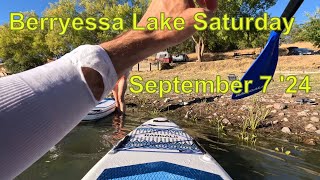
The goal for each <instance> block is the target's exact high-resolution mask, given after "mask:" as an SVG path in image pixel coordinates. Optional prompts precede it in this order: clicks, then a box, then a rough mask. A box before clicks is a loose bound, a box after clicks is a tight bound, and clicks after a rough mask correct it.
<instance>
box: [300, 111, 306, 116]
mask: <svg viewBox="0 0 320 180" xmlns="http://www.w3.org/2000/svg"><path fill="white" fill-rule="evenodd" d="M298 116H308V113H307V112H305V111H301V112H298Z"/></svg>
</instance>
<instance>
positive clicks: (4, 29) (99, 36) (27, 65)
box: [0, 0, 150, 73]
mask: <svg viewBox="0 0 320 180" xmlns="http://www.w3.org/2000/svg"><path fill="white" fill-rule="evenodd" d="M149 3H150V0H129V1H128V0H108V1H106V0H59V1H58V2H56V3H51V4H50V5H49V7H48V8H47V9H46V10H45V11H44V12H43V17H59V18H62V19H63V21H66V20H67V18H70V19H71V20H72V19H74V18H76V17H79V18H81V19H86V18H95V19H99V18H102V17H103V18H109V19H110V20H112V19H113V18H121V19H123V20H124V27H125V28H127V29H124V31H126V30H128V28H129V27H132V19H133V18H132V15H133V12H134V13H137V15H138V17H142V15H143V14H144V12H145V11H146V9H147V7H148V4H149ZM25 16H26V18H27V17H36V18H38V19H39V17H38V16H37V15H36V14H35V13H34V12H26V13H25ZM45 23H46V27H49V22H48V21H46V22H45ZM110 23H112V21H110ZM98 25H99V24H98ZM61 30H62V28H61V25H60V23H59V22H57V21H55V24H54V29H53V30H50V31H49V30H48V28H47V29H46V30H44V31H43V30H36V31H30V30H28V29H23V30H21V31H11V30H10V29H9V27H8V25H2V26H0V57H1V58H3V60H4V61H5V65H6V67H7V69H8V70H9V71H11V72H12V73H17V72H21V71H25V70H28V69H31V68H34V67H36V66H39V65H42V64H44V63H46V62H47V59H52V58H54V57H60V56H62V55H64V54H65V53H67V52H70V51H71V50H73V49H74V48H75V47H77V46H79V45H82V44H98V43H100V42H103V41H107V40H110V39H112V38H115V37H116V36H118V35H119V34H121V33H122V31H113V30H111V29H110V30H108V31H102V30H100V29H98V28H97V29H96V30H87V29H86V28H83V29H81V30H75V29H73V28H71V23H70V24H69V27H68V28H67V31H66V33H65V34H63V35H59V33H60V32H61Z"/></svg>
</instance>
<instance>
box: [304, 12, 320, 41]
mask: <svg viewBox="0 0 320 180" xmlns="http://www.w3.org/2000/svg"><path fill="white" fill-rule="evenodd" d="M308 17H309V21H308V22H307V23H305V24H304V25H303V30H302V36H303V37H305V38H306V40H307V41H311V42H313V43H314V45H316V46H318V47H320V8H318V9H317V11H316V12H315V14H314V15H310V14H309V15H308Z"/></svg>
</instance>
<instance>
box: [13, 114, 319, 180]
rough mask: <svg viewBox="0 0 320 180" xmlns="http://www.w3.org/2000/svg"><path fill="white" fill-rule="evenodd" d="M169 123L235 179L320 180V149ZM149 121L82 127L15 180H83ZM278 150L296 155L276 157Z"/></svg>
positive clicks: (137, 117) (130, 118)
mask: <svg viewBox="0 0 320 180" xmlns="http://www.w3.org/2000/svg"><path fill="white" fill-rule="evenodd" d="M168 118H169V119H172V120H174V121H175V122H176V123H177V124H178V125H180V126H181V127H182V128H184V129H186V131H187V133H189V134H190V135H191V136H193V137H194V138H195V139H196V140H197V141H198V142H199V143H200V144H201V145H202V146H203V147H204V148H205V149H206V150H207V151H208V152H209V153H210V154H211V155H212V156H213V157H214V158H215V159H216V160H217V161H218V162H219V163H220V164H221V166H222V167H223V168H224V169H225V170H226V171H227V172H228V173H229V174H230V175H231V177H233V178H234V179H241V180H242V179H244V180H246V179H249V180H251V179H259V180H260V179H319V175H320V158H319V157H320V150H319V147H307V146H303V145H300V144H294V143H289V142H287V141H283V140H281V139H271V138H266V137H263V136H261V135H257V136H258V139H257V142H256V143H255V144H251V143H247V142H244V141H241V140H239V138H237V137H235V138H234V137H233V136H230V134H232V133H234V132H228V133H226V134H221V133H218V131H217V128H216V127H210V126H208V125H207V124H203V125H202V124H201V123H199V124H194V123H192V122H186V121H184V120H179V119H177V118H175V117H168ZM149 119H150V115H149V114H148V113H143V112H136V113H132V112H131V113H128V115H127V116H126V117H120V116H117V115H112V116H110V117H107V118H105V119H102V120H100V121H97V122H93V123H85V124H83V123H82V124H80V125H79V126H77V127H76V128H75V129H74V130H73V131H72V132H71V133H70V134H68V135H67V136H66V137H65V138H64V139H63V140H62V141H61V142H60V143H59V144H57V145H56V146H55V148H54V149H53V150H52V151H50V152H48V153H47V154H46V155H45V156H44V157H42V158H41V159H40V160H39V161H37V162H36V163H35V164H34V165H32V166H31V167H30V168H29V169H28V170H27V171H25V172H24V173H23V174H21V175H20V176H19V177H18V178H17V179H50V180H51V179H52V180H55V179H68V180H69V179H70V180H73V179H81V178H82V177H83V176H84V175H85V174H86V173H87V172H88V171H89V169H91V168H92V167H93V166H94V165H95V164H96V163H97V161H99V160H100V159H101V158H102V157H103V156H104V155H105V154H106V153H107V152H108V151H109V150H110V149H111V148H112V147H113V145H115V144H116V143H117V142H118V141H119V140H121V139H122V138H123V137H124V136H125V135H126V134H128V133H129V132H130V131H132V130H133V129H134V128H136V127H137V126H139V125H140V124H141V123H143V122H145V121H147V120H149ZM297 146H298V147H297ZM276 147H279V148H281V147H284V148H285V149H287V150H290V151H291V152H292V154H291V155H290V156H287V155H286V154H284V153H281V152H276V151H275V150H274V149H275V148H276Z"/></svg>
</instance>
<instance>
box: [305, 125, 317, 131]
mask: <svg viewBox="0 0 320 180" xmlns="http://www.w3.org/2000/svg"><path fill="white" fill-rule="evenodd" d="M304 130H305V131H307V132H315V131H316V130H317V128H316V127H315V126H314V125H313V124H308V125H306V126H305V127H304Z"/></svg>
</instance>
